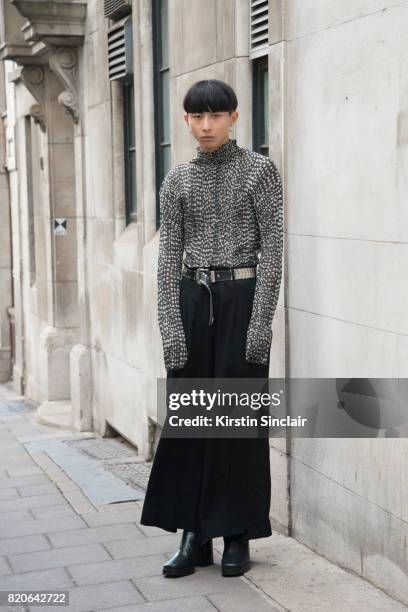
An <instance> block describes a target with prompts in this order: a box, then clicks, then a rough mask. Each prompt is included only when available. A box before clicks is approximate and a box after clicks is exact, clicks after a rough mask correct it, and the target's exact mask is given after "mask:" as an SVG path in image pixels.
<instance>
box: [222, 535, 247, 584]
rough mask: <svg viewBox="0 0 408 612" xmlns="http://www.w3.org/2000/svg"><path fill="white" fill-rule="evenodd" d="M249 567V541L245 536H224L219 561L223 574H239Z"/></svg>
mask: <svg viewBox="0 0 408 612" xmlns="http://www.w3.org/2000/svg"><path fill="white" fill-rule="evenodd" d="M250 568H251V559H250V556H249V542H248V540H247V539H246V538H245V536H239V535H237V536H227V537H225V536H224V552H223V555H222V561H221V572H222V575H223V576H240V575H241V574H244V573H245V572H247V571H248V570H249V569H250Z"/></svg>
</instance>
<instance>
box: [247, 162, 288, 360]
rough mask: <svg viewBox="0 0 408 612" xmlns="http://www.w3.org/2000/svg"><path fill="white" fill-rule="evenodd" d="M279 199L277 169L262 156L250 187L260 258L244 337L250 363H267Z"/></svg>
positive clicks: (278, 265) (277, 280) (275, 292)
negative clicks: (252, 186) (250, 311)
mask: <svg viewBox="0 0 408 612" xmlns="http://www.w3.org/2000/svg"><path fill="white" fill-rule="evenodd" d="M282 200H283V198H282V182H281V178H280V175H279V172H278V170H277V168H276V166H275V164H274V162H273V161H272V160H271V159H270V158H266V161H265V163H264V164H262V166H261V169H260V171H259V176H258V177H257V179H256V183H255V186H254V189H253V202H254V207H255V213H256V218H257V222H258V227H259V236H260V255H261V258H260V262H259V263H258V269H257V277H256V284H255V294H254V300H253V305H252V313H251V319H250V322H249V326H248V329H247V338H246V360H247V361H249V362H252V363H260V364H267V361H268V356H269V350H270V346H271V342H272V320H273V316H274V313H275V309H276V304H277V302H278V297H279V291H280V284H281V278H282V253H283V204H282Z"/></svg>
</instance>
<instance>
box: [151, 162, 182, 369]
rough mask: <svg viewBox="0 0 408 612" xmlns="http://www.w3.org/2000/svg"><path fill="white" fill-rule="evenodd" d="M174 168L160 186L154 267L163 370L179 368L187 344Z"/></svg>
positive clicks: (179, 210) (180, 207) (180, 234)
mask: <svg viewBox="0 0 408 612" xmlns="http://www.w3.org/2000/svg"><path fill="white" fill-rule="evenodd" d="M175 178H176V171H175V168H173V169H172V170H170V172H169V173H168V174H167V175H166V177H165V178H164V180H163V182H162V185H161V187H160V191H159V195H160V240H159V258H158V268H157V296H158V301H157V311H158V322H159V328H160V333H161V336H162V342H163V355H164V365H165V368H166V370H170V369H179V368H182V367H183V365H184V364H185V362H186V361H187V357H188V355H187V346H186V338H185V334H184V328H183V322H182V319H181V312H180V280H181V272H182V261H183V251H184V224H183V210H182V206H181V200H180V197H179V196H178V194H177V190H176V185H175Z"/></svg>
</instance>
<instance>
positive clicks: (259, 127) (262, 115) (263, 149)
mask: <svg viewBox="0 0 408 612" xmlns="http://www.w3.org/2000/svg"><path fill="white" fill-rule="evenodd" d="M268 76H269V75H268V55H262V56H260V57H257V58H255V59H253V60H252V148H253V150H254V151H257V152H258V153H262V154H263V155H266V156H269V139H268V120H269V112H268V99H266V100H265V95H264V93H265V87H264V79H265V78H266V79H267V83H266V85H267V86H266V91H267V92H268V87H269V85H268Z"/></svg>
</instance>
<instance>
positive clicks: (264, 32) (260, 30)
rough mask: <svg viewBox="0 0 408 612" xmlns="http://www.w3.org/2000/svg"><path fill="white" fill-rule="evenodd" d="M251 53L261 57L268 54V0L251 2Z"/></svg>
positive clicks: (253, 0)
mask: <svg viewBox="0 0 408 612" xmlns="http://www.w3.org/2000/svg"><path fill="white" fill-rule="evenodd" d="M250 3H251V8H250V10H251V17H250V23H251V26H250V53H251V57H259V56H260V55H266V54H267V53H268V0H250Z"/></svg>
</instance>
